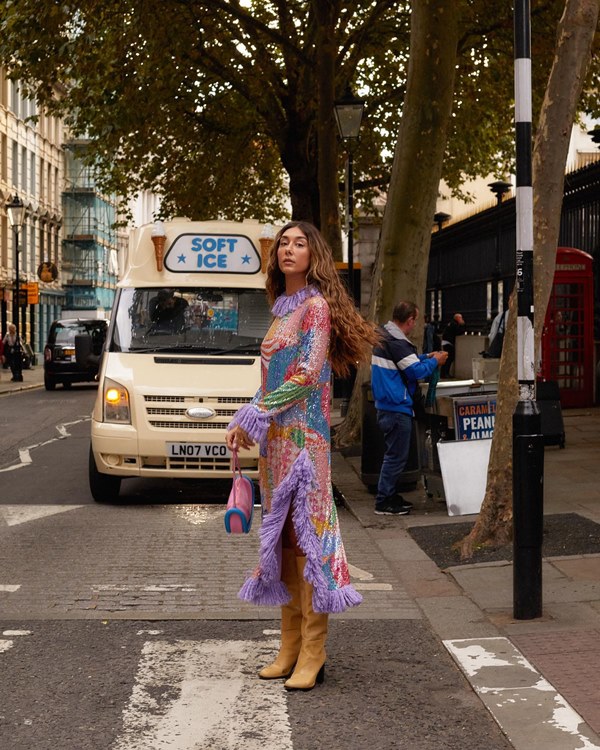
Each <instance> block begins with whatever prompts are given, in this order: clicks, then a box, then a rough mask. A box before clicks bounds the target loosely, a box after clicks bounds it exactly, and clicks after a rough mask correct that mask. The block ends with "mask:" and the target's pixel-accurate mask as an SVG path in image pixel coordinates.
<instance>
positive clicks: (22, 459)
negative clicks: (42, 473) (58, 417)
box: [0, 416, 92, 473]
mask: <svg viewBox="0 0 600 750" xmlns="http://www.w3.org/2000/svg"><path fill="white" fill-rule="evenodd" d="M91 419H92V418H91V417H89V416H86V417H82V418H81V419H76V420H74V421H73V422H61V423H60V424H57V425H55V429H56V430H57V432H58V437H53V438H50V439H49V440H44V441H43V442H41V443H34V444H33V445H26V446H24V447H23V448H19V449H18V451H19V463H18V464H11V465H10V466H6V467H4V468H3V469H0V473H2V472H5V471H14V470H15V469H22V468H23V467H24V466H31V464H32V463H33V459H32V458H31V455H30V451H32V450H34V449H35V448H41V447H43V446H44V445H50V444H51V443H56V442H57V440H64V439H65V438H68V437H71V433H70V432H68V431H67V427H70V426H71V425H74V424H81V423H82V422H90V421H91Z"/></svg>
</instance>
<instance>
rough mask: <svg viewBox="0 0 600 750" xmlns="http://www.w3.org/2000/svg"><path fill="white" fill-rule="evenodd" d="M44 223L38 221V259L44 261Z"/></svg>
mask: <svg viewBox="0 0 600 750" xmlns="http://www.w3.org/2000/svg"><path fill="white" fill-rule="evenodd" d="M45 226H46V222H44V221H40V229H39V238H40V258H41V259H42V260H44V259H45V258H46V243H45V241H44V239H45V235H46V230H45Z"/></svg>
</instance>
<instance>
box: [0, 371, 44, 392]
mask: <svg viewBox="0 0 600 750" xmlns="http://www.w3.org/2000/svg"><path fill="white" fill-rule="evenodd" d="M10 377H11V374H10V370H4V369H3V368H2V367H0V396H3V395H6V394H9V393H14V392H15V391H28V390H30V389H31V388H43V387H44V366H43V365H34V366H33V367H31V368H30V369H29V370H23V382H22V383H13V382H12V381H11V379H10Z"/></svg>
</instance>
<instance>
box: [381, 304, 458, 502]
mask: <svg viewBox="0 0 600 750" xmlns="http://www.w3.org/2000/svg"><path fill="white" fill-rule="evenodd" d="M418 316H419V310H418V309H417V306H416V305H415V304H414V302H400V304H398V305H397V306H396V307H395V308H394V311H393V313H392V320H390V321H388V322H387V323H386V324H385V325H384V326H383V327H382V328H380V329H379V331H380V333H381V336H382V339H381V342H380V343H379V344H377V345H376V346H375V347H374V349H373V356H372V359H371V389H372V391H373V397H374V399H375V408H376V409H377V424H378V425H379V427H380V429H381V431H382V432H383V436H384V440H385V453H384V456H383V463H382V465H381V472H380V474H379V482H378V484H377V495H376V497H375V513H377V514H378V515H392V516H403V515H407V514H408V513H410V511H411V508H412V504H411V503H409V502H406V500H404V498H403V497H402V496H401V495H398V494H397V492H396V485H397V483H398V479H399V478H400V475H401V474H402V472H403V471H404V467H405V466H406V461H407V460H408V453H409V449H410V440H411V436H412V420H413V417H414V412H413V400H414V398H415V394H416V392H417V388H418V387H419V383H418V381H419V380H420V379H422V378H427V377H429V376H430V375H431V374H432V373H433V372H434V371H435V369H436V367H438V366H440V365H443V364H444V363H445V362H446V359H447V358H448V354H447V353H446V352H430V353H428V354H421V355H418V354H417V347H416V346H415V345H414V344H413V343H412V342H411V341H410V340H409V338H408V337H409V335H410V333H411V332H412V330H413V328H414V327H415V323H416V322H417V318H418Z"/></svg>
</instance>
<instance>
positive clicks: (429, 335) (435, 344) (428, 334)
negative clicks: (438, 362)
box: [423, 315, 441, 354]
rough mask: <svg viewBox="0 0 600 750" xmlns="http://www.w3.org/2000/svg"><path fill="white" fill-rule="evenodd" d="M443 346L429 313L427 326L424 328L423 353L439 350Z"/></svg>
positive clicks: (426, 317) (426, 318)
mask: <svg viewBox="0 0 600 750" xmlns="http://www.w3.org/2000/svg"><path fill="white" fill-rule="evenodd" d="M440 348H441V341H440V337H439V335H438V332H437V328H436V325H435V323H434V322H433V320H431V317H430V316H429V315H426V316H425V327H424V329H423V354H431V352H435V351H439V349H440Z"/></svg>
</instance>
